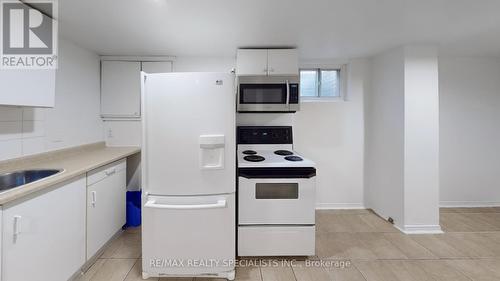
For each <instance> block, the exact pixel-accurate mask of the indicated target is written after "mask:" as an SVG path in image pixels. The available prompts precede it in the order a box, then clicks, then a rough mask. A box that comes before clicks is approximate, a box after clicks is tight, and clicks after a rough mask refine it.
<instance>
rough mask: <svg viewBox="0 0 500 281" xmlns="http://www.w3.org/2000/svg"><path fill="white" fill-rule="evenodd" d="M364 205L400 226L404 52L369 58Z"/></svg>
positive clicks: (397, 50)
mask: <svg viewBox="0 0 500 281" xmlns="http://www.w3.org/2000/svg"><path fill="white" fill-rule="evenodd" d="M365 128H366V130H365V179H364V180H365V203H366V206H367V207H368V208H372V209H374V210H375V211H376V212H377V213H378V214H379V215H380V216H382V217H384V218H388V217H392V218H393V219H394V222H395V224H396V225H398V226H399V227H402V226H403V180H404V179H403V167H404V154H403V153H404V52H403V49H402V48H398V49H396V50H390V51H388V52H385V53H383V54H380V55H378V56H376V57H375V58H373V59H372V63H371V84H370V91H369V92H367V93H366V95H365Z"/></svg>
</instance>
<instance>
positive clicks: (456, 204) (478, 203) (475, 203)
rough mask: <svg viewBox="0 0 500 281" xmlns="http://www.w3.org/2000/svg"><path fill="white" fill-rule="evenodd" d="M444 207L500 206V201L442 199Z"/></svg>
mask: <svg viewBox="0 0 500 281" xmlns="http://www.w3.org/2000/svg"><path fill="white" fill-rule="evenodd" d="M439 206H440V207H442V208H459V207H463V208H478V207H500V202H493V201H491V202H488V201H441V202H439Z"/></svg>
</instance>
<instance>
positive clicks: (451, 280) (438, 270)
mask: <svg viewBox="0 0 500 281" xmlns="http://www.w3.org/2000/svg"><path fill="white" fill-rule="evenodd" d="M411 262H415V263H417V264H418V265H419V267H420V268H421V269H423V270H424V271H425V272H427V274H428V276H430V277H431V278H432V279H431V280H439V281H470V280H469V278H467V277H466V276H465V275H464V274H463V273H461V272H460V271H459V270H457V269H456V268H454V267H453V266H451V265H449V264H447V263H446V261H439V260H421V261H411Z"/></svg>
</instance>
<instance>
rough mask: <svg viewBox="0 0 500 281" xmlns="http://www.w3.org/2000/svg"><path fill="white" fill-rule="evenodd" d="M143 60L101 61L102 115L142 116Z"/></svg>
mask: <svg viewBox="0 0 500 281" xmlns="http://www.w3.org/2000/svg"><path fill="white" fill-rule="evenodd" d="M140 73H141V62H138V61H137V62H136V61H102V62H101V115H102V116H103V117H140V115H141V76H140Z"/></svg>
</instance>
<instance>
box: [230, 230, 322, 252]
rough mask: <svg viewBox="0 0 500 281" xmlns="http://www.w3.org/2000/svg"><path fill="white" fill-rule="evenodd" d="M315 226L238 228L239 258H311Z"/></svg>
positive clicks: (313, 249)
mask: <svg viewBox="0 0 500 281" xmlns="http://www.w3.org/2000/svg"><path fill="white" fill-rule="evenodd" d="M314 254H315V226H239V227H238V255H239V256H312V255H314Z"/></svg>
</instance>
